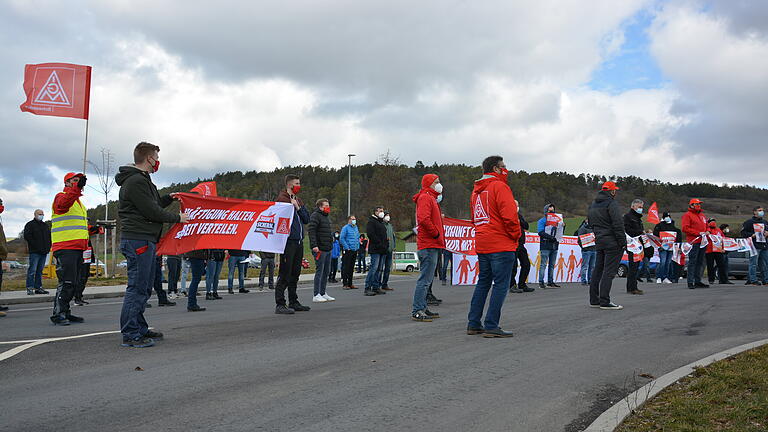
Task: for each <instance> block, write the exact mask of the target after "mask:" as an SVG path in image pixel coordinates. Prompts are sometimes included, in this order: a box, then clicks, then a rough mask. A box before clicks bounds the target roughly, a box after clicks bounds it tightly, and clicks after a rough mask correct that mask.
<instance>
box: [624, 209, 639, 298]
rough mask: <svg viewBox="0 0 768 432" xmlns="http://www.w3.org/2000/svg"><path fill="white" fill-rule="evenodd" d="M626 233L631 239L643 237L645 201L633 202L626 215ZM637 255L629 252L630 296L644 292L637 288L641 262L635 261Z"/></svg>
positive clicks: (628, 285) (628, 278)
mask: <svg viewBox="0 0 768 432" xmlns="http://www.w3.org/2000/svg"><path fill="white" fill-rule="evenodd" d="M624 231H625V232H626V233H627V235H628V236H630V237H638V236H641V235H643V232H644V231H643V201H642V200H639V199H636V200H633V201H632V205H631V207H630V209H629V212H627V214H625V215H624ZM634 258H635V254H633V253H632V252H629V251H627V261H628V262H627V266H628V267H629V271H628V272H627V292H628V293H629V294H636V295H637V294H643V290H641V289H638V288H637V268H638V267H639V266H640V262H639V261H637V262H636V261H635V259H634Z"/></svg>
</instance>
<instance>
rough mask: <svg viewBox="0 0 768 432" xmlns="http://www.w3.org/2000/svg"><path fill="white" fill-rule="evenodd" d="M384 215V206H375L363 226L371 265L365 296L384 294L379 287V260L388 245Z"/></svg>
mask: <svg viewBox="0 0 768 432" xmlns="http://www.w3.org/2000/svg"><path fill="white" fill-rule="evenodd" d="M384 216H385V215H384V207H382V206H378V207H376V208H375V209H374V210H373V214H372V215H371V217H369V218H368V225H366V227H365V231H366V234H368V255H370V257H371V265H370V266H369V267H368V276H367V277H366V278H365V291H364V292H363V294H365V295H367V296H374V295H376V294H386V292H385V291H383V290H382V289H381V276H380V271H381V269H380V268H379V267H380V265H379V262H380V261H381V260H382V259H384V257H385V256H386V255H387V248H388V245H389V239H388V238H387V227H386V226H385V225H384Z"/></svg>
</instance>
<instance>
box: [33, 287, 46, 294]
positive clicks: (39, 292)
mask: <svg viewBox="0 0 768 432" xmlns="http://www.w3.org/2000/svg"><path fill="white" fill-rule="evenodd" d="M35 294H48V291H46V290H44V289H42V288H38V289H36V290H35Z"/></svg>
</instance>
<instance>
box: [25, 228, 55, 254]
mask: <svg viewBox="0 0 768 432" xmlns="http://www.w3.org/2000/svg"><path fill="white" fill-rule="evenodd" d="M24 240H26V241H27V248H28V249H29V253H34V254H47V253H48V252H50V251H51V228H50V227H49V226H48V224H47V223H45V222H41V221H39V220H37V219H32V220H31V221H29V222H27V224H26V225H24Z"/></svg>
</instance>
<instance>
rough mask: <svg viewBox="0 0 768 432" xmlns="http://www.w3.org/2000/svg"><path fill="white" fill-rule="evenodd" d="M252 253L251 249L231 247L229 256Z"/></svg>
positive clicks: (244, 255)
mask: <svg viewBox="0 0 768 432" xmlns="http://www.w3.org/2000/svg"><path fill="white" fill-rule="evenodd" d="M250 254H251V251H247V250H241V249H229V256H234V257H247V256H248V255H250Z"/></svg>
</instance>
